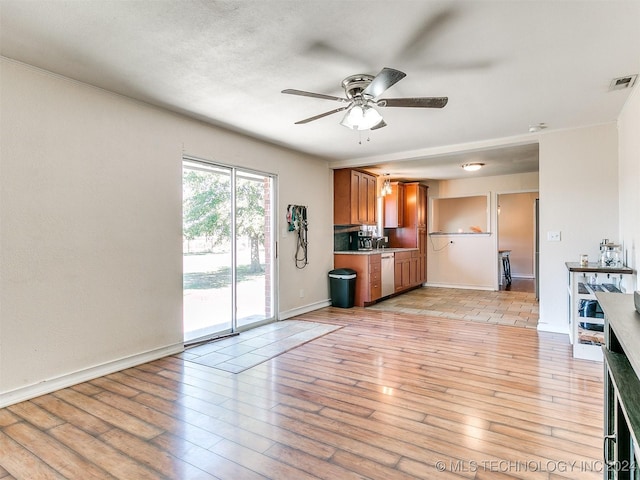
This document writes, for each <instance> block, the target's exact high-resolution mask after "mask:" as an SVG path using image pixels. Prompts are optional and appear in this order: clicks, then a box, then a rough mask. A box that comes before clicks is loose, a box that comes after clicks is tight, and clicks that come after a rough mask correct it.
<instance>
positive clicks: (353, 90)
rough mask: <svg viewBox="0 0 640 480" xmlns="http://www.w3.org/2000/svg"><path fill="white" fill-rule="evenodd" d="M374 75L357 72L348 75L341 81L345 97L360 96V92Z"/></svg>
mask: <svg viewBox="0 0 640 480" xmlns="http://www.w3.org/2000/svg"><path fill="white" fill-rule="evenodd" d="M374 78H375V77H374V76H373V75H367V74H364V73H359V74H356V75H350V76H348V77H347V78H345V79H344V80H343V81H342V88H344V91H345V94H346V95H347V98H350V99H352V98H355V97H358V96H360V97H362V96H363V95H362V92H363V91H364V90H365V89H366V88H367V87H368V86H369V84H370V83H371V82H372V81H373V79H374Z"/></svg>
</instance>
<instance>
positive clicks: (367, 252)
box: [333, 248, 418, 255]
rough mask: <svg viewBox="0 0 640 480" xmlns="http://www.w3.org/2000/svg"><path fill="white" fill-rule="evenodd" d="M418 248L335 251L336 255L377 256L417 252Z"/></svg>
mask: <svg viewBox="0 0 640 480" xmlns="http://www.w3.org/2000/svg"><path fill="white" fill-rule="evenodd" d="M416 250H418V249H417V248H377V249H376V248H374V249H373V250H343V251H334V252H333V254H334V255H377V254H380V253H395V252H411V251H416Z"/></svg>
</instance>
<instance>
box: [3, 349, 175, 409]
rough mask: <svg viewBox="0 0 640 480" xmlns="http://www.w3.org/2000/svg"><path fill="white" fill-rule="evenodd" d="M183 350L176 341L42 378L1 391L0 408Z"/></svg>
mask: <svg viewBox="0 0 640 480" xmlns="http://www.w3.org/2000/svg"><path fill="white" fill-rule="evenodd" d="M183 351H184V345H183V344H182V342H181V343H176V344H174V345H169V346H166V347H162V348H157V349H155V350H150V351H148V352H143V353H138V354H136V355H132V356H130V357H125V358H121V359H119V360H114V361H112V362H108V363H103V364H101V365H95V366H93V367H89V368H86V369H83V370H79V371H77V372H73V373H68V374H65V375H61V376H59V377H55V378H51V379H48V380H43V381H41V382H38V383H36V384H33V385H28V386H26V387H20V388H16V389H15V390H10V391H8V392H2V393H0V408H4V407H7V406H9V405H13V404H14V403H18V402H24V401H25V400H29V399H31V398H35V397H39V396H40V395H45V394H47V393H51V392H55V391H56V390H60V389H61V388H67V387H71V386H73V385H77V384H78V383H82V382H87V381H89V380H93V379H94V378H98V377H102V376H104V375H109V374H110V373H114V372H119V371H120V370H124V369H126V368H131V367H135V366H136V365H141V364H143V363H147V362H151V361H153V360H157V359H159V358H162V357H167V356H169V355H174V354H176V353H180V352H183Z"/></svg>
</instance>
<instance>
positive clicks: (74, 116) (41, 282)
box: [0, 59, 333, 406]
mask: <svg viewBox="0 0 640 480" xmlns="http://www.w3.org/2000/svg"><path fill="white" fill-rule="evenodd" d="M0 65H1V69H2V70H1V72H0V73H1V75H2V82H1V85H0V88H1V91H0V95H1V111H0V118H1V121H2V124H1V128H0V148H1V151H0V154H1V157H0V173H1V174H0V245H1V249H0V272H1V275H0V306H1V307H0V308H1V312H0V313H1V315H0V406H2V405H4V404H8V403H12V402H14V401H18V400H21V399H23V398H26V397H29V396H33V395H36V394H39V393H43V392H45V391H50V390H54V389H56V388H59V387H61V386H65V385H67V384H69V383H75V382H77V381H81V380H84V379H87V378H91V377H94V376H98V375H100V374H104V373H106V372H108V371H114V370H118V369H121V368H124V367H126V366H129V365H131V364H135V363H141V362H142V361H146V360H149V359H151V358H156V357H159V356H163V355H166V354H167V353H171V352H175V351H179V350H181V349H182V224H181V215H182V212H181V205H182V199H181V195H182V155H183V153H185V154H189V155H194V156H197V157H201V158H206V159H209V160H212V161H218V162H222V163H225V164H234V165H238V166H244V167H248V168H255V169H257V170H261V171H266V172H271V173H274V174H276V175H278V185H279V188H278V192H277V195H278V205H277V212H278V213H277V215H278V222H279V229H278V232H279V260H278V268H279V287H280V288H279V291H280V298H279V312H280V314H281V317H286V316H289V315H292V314H293V313H296V312H299V311H304V310H307V309H313V308H317V307H318V306H321V305H325V304H327V301H328V285H327V275H326V274H327V271H329V270H330V269H331V268H332V265H333V256H332V250H331V245H332V240H333V229H332V224H333V222H332V206H331V202H330V200H329V199H331V198H332V180H331V179H332V177H331V171H330V170H329V169H328V167H327V164H326V162H325V161H323V160H320V159H317V158H313V157H309V156H305V155H302V154H299V153H294V152H291V151H288V150H285V149H282V148H277V147H274V146H271V145H269V144H265V143H263V142H259V141H255V140H251V139H249V138H247V137H244V136H241V135H238V134H234V133H231V132H228V131H225V130H221V129H219V128H214V127H212V126H210V125H206V124H204V123H201V122H198V121H194V120H191V119H187V118H185V117H182V116H180V115H177V114H172V113H169V112H166V111H164V110H161V109H158V108H154V107H151V106H148V105H146V104H143V103H140V102H136V101H132V100H130V99H127V98H124V97H121V96H118V95H114V94H111V93H109V92H105V91H103V90H100V89H97V88H93V87H90V86H87V85H84V84H81V83H78V82H75V81H71V80H69V79H65V78H62V77H59V76H56V75H52V74H50V73H47V72H44V71H41V70H37V69H34V68H31V67H29V66H25V65H23V64H19V63H16V62H12V61H9V60H6V59H2V61H1V63H0ZM289 203H292V204H303V205H307V206H308V207H309V222H310V226H309V259H310V263H309V265H308V267H307V268H305V269H303V270H299V269H297V268H295V265H294V253H295V239H294V236H293V235H292V234H289V233H287V232H283V231H282V227H283V226H284V225H286V221H285V214H286V205H287V204H289ZM301 289H303V290H304V292H305V297H304V298H299V291H300V290H301Z"/></svg>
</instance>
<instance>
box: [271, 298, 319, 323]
mask: <svg viewBox="0 0 640 480" xmlns="http://www.w3.org/2000/svg"><path fill="white" fill-rule="evenodd" d="M330 306H331V300H329V299H327V300H321V301H319V302H315V303H310V304H308V305H303V306H302V307H298V308H293V309H291V310H287V311H286V312H280V314H279V315H278V320H286V319H287V318H291V317H295V316H296V315H302V314H303V313H309V312H313V311H314V310H318V309H320V308H324V307H330Z"/></svg>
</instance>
